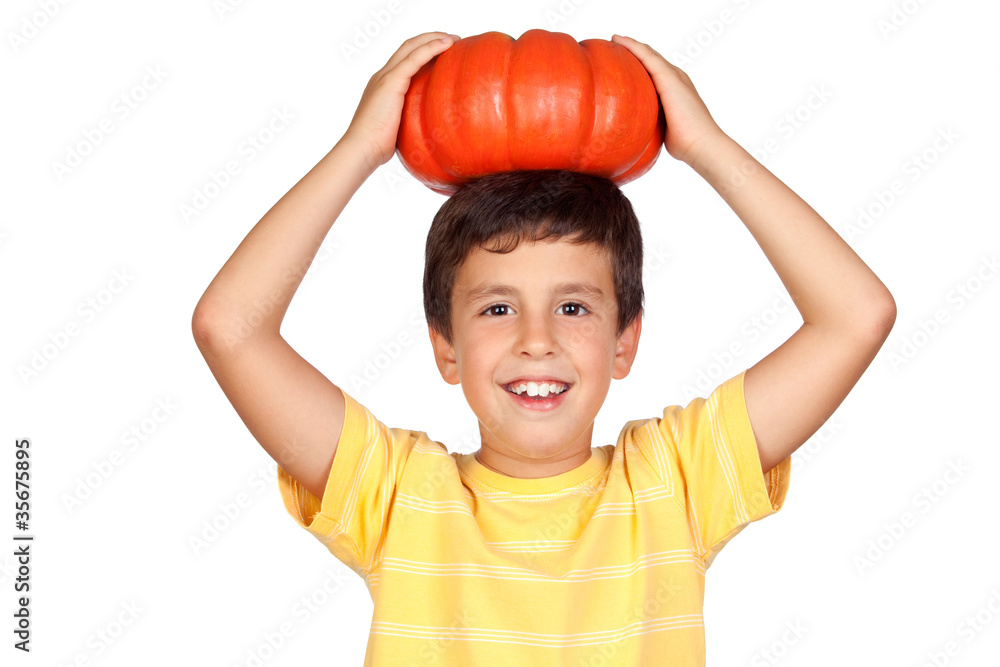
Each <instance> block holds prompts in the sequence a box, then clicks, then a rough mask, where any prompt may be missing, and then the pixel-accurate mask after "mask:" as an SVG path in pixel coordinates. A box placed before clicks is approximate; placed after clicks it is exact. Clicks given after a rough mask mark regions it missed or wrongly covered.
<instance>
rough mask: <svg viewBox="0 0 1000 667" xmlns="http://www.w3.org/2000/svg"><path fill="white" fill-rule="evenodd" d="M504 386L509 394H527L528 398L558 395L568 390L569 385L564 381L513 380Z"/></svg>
mask: <svg viewBox="0 0 1000 667" xmlns="http://www.w3.org/2000/svg"><path fill="white" fill-rule="evenodd" d="M504 388H505V389H506V390H507V391H508V392H510V393H511V394H516V395H517V396H528V397H530V398H547V397H548V396H558V395H559V394H562V393H565V392H566V391H568V390H569V385H568V384H567V383H565V382H555V381H552V382H518V381H516V380H515V381H514V382H511V383H510V384H507V385H504Z"/></svg>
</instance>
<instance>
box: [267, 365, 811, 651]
mask: <svg viewBox="0 0 1000 667" xmlns="http://www.w3.org/2000/svg"><path fill="white" fill-rule="evenodd" d="M743 375H744V373H740V374H739V375H737V376H736V377H734V378H732V379H730V380H728V381H727V382H725V383H723V384H722V385H720V386H719V387H718V388H717V389H716V390H715V391H714V392H712V394H711V395H710V396H709V397H708V399H703V398H696V399H694V400H693V401H691V403H690V404H689V405H688V406H687V407H686V408H680V407H679V406H671V407H668V408H666V409H665V410H664V411H663V418H662V419H659V418H656V419H648V420H639V421H631V422H629V423H628V424H626V425H625V427H624V428H623V429H622V432H621V434H620V435H619V437H618V443H617V444H616V445H615V446H614V447H612V446H611V445H603V446H600V447H594V448H592V450H591V457H590V459H589V460H588V461H587V462H586V463H584V464H583V465H581V466H579V467H577V468H574V469H573V470H570V471H569V472H565V473H563V474H561V475H556V476H554V477H546V478H540V479H519V478H514V477H508V476H506V475H502V474H500V473H497V472H495V471H493V470H490V469H489V468H486V467H485V466H483V465H482V464H481V463H479V462H478V461H477V460H476V458H475V456H474V455H473V454H459V453H453V454H449V453H448V451H447V449H446V448H445V447H444V445H442V444H441V443H438V442H434V441H432V440H430V439H429V438H428V437H427V435H426V434H424V433H421V432H417V431H409V430H405V429H397V428H388V427H386V426H385V425H383V424H382V423H381V422H379V421H378V420H376V419H375V417H374V416H372V414H371V413H370V412H369V411H368V410H367V409H365V408H364V407H363V406H361V405H360V404H359V403H357V402H356V401H355V400H354V399H352V398H351V397H350V396H347V395H346V394H345V399H346V403H347V411H346V415H345V421H344V430H343V433H342V435H341V438H340V444H339V445H338V448H337V453H336V455H335V456H334V461H333V466H332V469H331V471H330V478H329V480H328V481H327V484H326V489H325V491H324V494H323V499H322V503H320V501H319V499H317V498H316V496H314V495H313V494H312V493H310V492H309V491H308V490H306V489H304V488H303V487H302V486H300V485H299V484H298V483H297V482H296V481H295V480H294V479H293V478H292V477H291V476H290V475H289V474H288V473H287V472H286V471H285V470H283V469H282V468H280V467H279V468H278V482H279V489H280V492H281V496H282V500H283V501H284V504H285V508H286V509H287V510H288V512H289V513H290V514H291V515H292V517H294V518H295V520H296V521H297V522H298V523H299V525H300V526H302V527H303V528H305V529H307V530H308V531H309V532H310V533H312V534H313V535H314V536H316V538H317V539H319V540H320V542H322V543H323V544H324V545H326V547H327V548H328V549H329V550H330V551H331V552H332V553H333V555H334V556H336V557H337V558H339V559H340V560H341V561H343V562H344V563H345V564H347V565H348V566H349V567H351V569H353V570H354V571H355V572H357V573H358V574H359V575H361V576H362V577H363V578H364V580H365V582H366V584H367V586H368V590H369V592H370V593H371V596H372V601H373V602H374V612H373V616H372V623H371V630H370V635H369V638H368V650H367V652H366V654H365V665H366V666H368V665H371V666H374V667H405V666H407V665H454V666H456V667H459V666H460V667H477V666H481V665H491V666H492V665H497V666H503V667H508V666H511V665H516V666H523V667H528V666H529V665H532V666H533V665H546V666H558V665H566V666H572V667H589V666H590V665H651V664H670V665H671V666H672V667H695V666H701V665H704V664H705V632H704V623H703V619H702V609H703V601H704V592H705V569H706V568H707V567H708V566H709V565H710V564H711V563H712V560H713V559H714V558H715V556H716V554H718V552H719V550H720V549H721V548H722V547H723V546H724V545H725V544H726V543H727V542H728V541H729V540H730V539H732V537H733V536H735V535H736V534H737V533H738V532H739V531H740V530H742V529H743V527H745V526H746V525H747V524H748V523H750V522H751V521H756V520H758V519H761V518H763V517H765V516H767V515H769V514H773V513H774V512H776V511H778V510H779V509H780V508H781V505H782V503H783V502H784V499H785V494H786V493H787V490H788V476H789V472H790V468H791V460H790V459H785V460H784V461H783V462H782V463H781V464H780V465H778V466H777V467H775V468H774V469H773V470H771V471H770V472H769V473H768V474H767V475H763V474H761V471H760V460H759V458H758V455H757V447H756V442H755V440H754V436H753V432H752V430H751V428H750V421H749V418H748V416H747V411H746V404H745V402H744V399H743ZM665 661H666V662H665Z"/></svg>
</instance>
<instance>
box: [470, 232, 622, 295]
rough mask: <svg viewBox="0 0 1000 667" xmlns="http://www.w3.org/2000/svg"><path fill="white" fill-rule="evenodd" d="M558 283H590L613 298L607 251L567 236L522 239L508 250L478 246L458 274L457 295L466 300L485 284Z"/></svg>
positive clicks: (546, 286)
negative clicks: (566, 237) (531, 239)
mask: <svg viewBox="0 0 1000 667" xmlns="http://www.w3.org/2000/svg"><path fill="white" fill-rule="evenodd" d="M558 285H562V286H565V285H576V286H579V287H587V286H589V287H593V288H596V289H597V290H600V292H601V293H603V295H604V296H605V297H608V298H611V297H613V295H614V279H613V276H612V272H611V262H610V259H609V257H608V253H607V251H606V250H605V249H604V248H601V247H600V246H598V245H596V244H593V243H582V244H581V243H571V242H570V241H567V240H565V239H544V240H542V241H534V242H533V241H522V242H521V243H519V244H518V246H517V247H516V248H515V249H514V250H512V251H511V252H508V253H498V252H490V251H489V250H485V249H483V248H475V249H473V250H472V252H470V253H469V255H468V257H466V259H465V261H464V262H463V263H462V265H461V266H460V267H459V269H458V273H457V274H456V276H455V296H456V297H457V298H459V299H463V298H465V297H466V296H467V295H469V294H472V293H475V292H480V291H482V290H483V288H484V287H496V286H508V287H516V288H519V289H529V288H539V289H542V288H544V289H546V290H551V289H553V288H554V287H555V286H558ZM595 296H596V295H595Z"/></svg>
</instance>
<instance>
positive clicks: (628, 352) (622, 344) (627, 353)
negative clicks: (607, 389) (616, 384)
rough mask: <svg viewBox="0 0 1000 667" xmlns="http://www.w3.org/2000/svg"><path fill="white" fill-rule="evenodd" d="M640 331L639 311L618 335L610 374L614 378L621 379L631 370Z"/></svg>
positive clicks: (640, 316)
mask: <svg viewBox="0 0 1000 667" xmlns="http://www.w3.org/2000/svg"><path fill="white" fill-rule="evenodd" d="M641 332H642V313H641V312H640V313H639V314H638V315H636V316H635V319H634V320H632V322H631V324H629V325H628V326H627V327H625V331H623V332H622V335H621V336H619V337H618V348H617V349H616V350H615V368H614V372H613V373H612V374H611V377H613V378H614V379H616V380H621V379H622V378H624V377H625V376H627V375H628V373H629V371H630V370H632V362H633V361H634V360H635V353H636V352H637V351H638V350H639V334H640V333H641Z"/></svg>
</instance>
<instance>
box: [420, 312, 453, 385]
mask: <svg viewBox="0 0 1000 667" xmlns="http://www.w3.org/2000/svg"><path fill="white" fill-rule="evenodd" d="M427 333H428V334H429V335H430V337H431V347H432V348H434V361H435V362H437V367H438V371H440V373H441V377H442V378H444V381H445V382H447V383H448V384H458V360H457V359H456V358H455V347H454V346H453V345H452V344H451V343H449V342H448V341H447V340H445V337H444V336H443V335H441V332H440V331H438V330H437V329H435V328H434V327H433V326H430V325H428V327H427Z"/></svg>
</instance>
